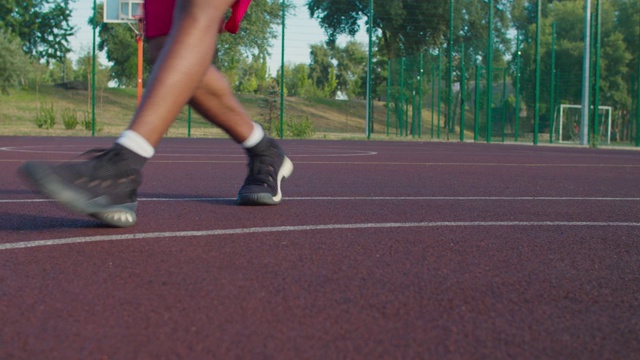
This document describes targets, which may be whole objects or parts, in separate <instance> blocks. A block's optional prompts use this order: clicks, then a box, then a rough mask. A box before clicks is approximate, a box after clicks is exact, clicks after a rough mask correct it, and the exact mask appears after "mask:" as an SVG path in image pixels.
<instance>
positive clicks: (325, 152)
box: [0, 145, 378, 162]
mask: <svg viewBox="0 0 640 360" xmlns="http://www.w3.org/2000/svg"><path fill="white" fill-rule="evenodd" d="M51 147H53V146H51V145H42V146H7V147H0V151H7V152H21V153H38V154H39V153H46V154H75V155H78V152H77V151H64V150H47V148H51ZM59 147H65V146H64V145H62V146H56V148H59ZM66 147H78V145H66ZM38 148H41V150H39V149H38ZM202 148H204V147H200V148H195V149H196V150H200V149H202ZM186 149H187V150H192V149H194V148H188V147H187V148H186ZM205 149H207V150H211V151H219V152H222V153H207V154H203V153H197V154H196V153H171V152H170V151H171V150H172V149H171V148H160V149H159V151H158V152H156V158H155V159H154V160H157V157H158V156H168V157H171V156H174V157H183V156H193V157H242V158H246V156H247V155H245V154H244V153H238V154H236V152H238V151H235V152H234V153H231V154H229V153H225V152H229V151H234V150H233V149H229V148H223V149H222V150H220V149H216V148H215V147H213V146H212V147H211V148H205ZM181 150H185V148H181ZM313 151H318V153H317V154H313V153H312V154H304V153H301V154H296V153H295V152H293V153H291V154H287V155H288V156H290V157H296V158H298V157H349V156H372V155H377V154H378V152H377V151H368V150H351V149H347V150H344V149H331V148H321V149H318V148H315V149H314V148H304V152H307V153H308V152H313ZM154 162H169V161H154ZM170 162H182V161H174V160H172V161H170ZM185 162H188V161H185ZM194 162H200V161H194Z"/></svg>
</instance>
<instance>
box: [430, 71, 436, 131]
mask: <svg viewBox="0 0 640 360" xmlns="http://www.w3.org/2000/svg"><path fill="white" fill-rule="evenodd" d="M435 120H436V66H435V65H431V139H432V140H433V136H434V126H435V122H436V121H435Z"/></svg>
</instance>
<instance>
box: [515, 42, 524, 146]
mask: <svg viewBox="0 0 640 360" xmlns="http://www.w3.org/2000/svg"><path fill="white" fill-rule="evenodd" d="M517 36H518V39H517V45H516V114H515V116H516V128H515V141H516V142H518V138H519V135H520V55H521V53H520V46H521V44H522V43H521V41H522V40H520V33H519V32H518V35H517Z"/></svg>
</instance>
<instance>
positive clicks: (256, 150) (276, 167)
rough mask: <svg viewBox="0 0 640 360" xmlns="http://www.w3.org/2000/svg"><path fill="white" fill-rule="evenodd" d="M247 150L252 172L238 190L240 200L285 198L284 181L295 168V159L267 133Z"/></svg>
mask: <svg viewBox="0 0 640 360" xmlns="http://www.w3.org/2000/svg"><path fill="white" fill-rule="evenodd" d="M246 151H247V155H249V175H247V178H246V179H245V181H244V185H242V188H240V191H239V192H238V198H237V202H238V204H240V205H276V204H279V203H280V202H281V201H282V193H281V192H280V183H281V182H282V180H283V179H286V178H288V177H289V176H290V175H291V173H292V172H293V163H291V160H289V158H287V157H286V156H285V155H284V152H283V151H282V149H281V148H280V146H278V144H277V143H276V141H275V140H273V139H271V138H269V137H267V136H265V137H264V138H263V139H262V140H260V142H259V143H258V144H257V145H256V146H254V147H252V148H250V149H246Z"/></svg>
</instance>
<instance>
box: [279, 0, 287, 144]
mask: <svg viewBox="0 0 640 360" xmlns="http://www.w3.org/2000/svg"><path fill="white" fill-rule="evenodd" d="M281 6H282V44H281V46H282V51H281V53H280V139H282V138H284V35H285V28H286V26H285V6H284V0H282V2H281Z"/></svg>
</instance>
